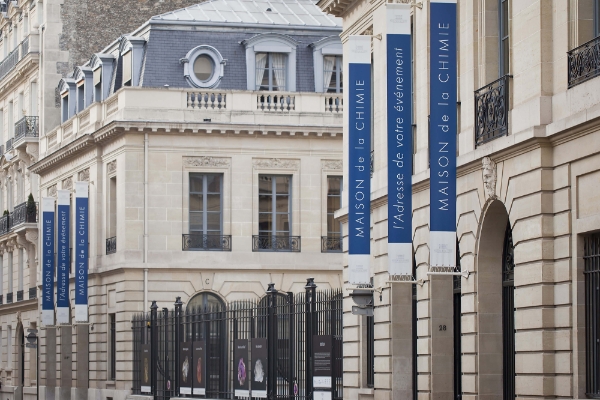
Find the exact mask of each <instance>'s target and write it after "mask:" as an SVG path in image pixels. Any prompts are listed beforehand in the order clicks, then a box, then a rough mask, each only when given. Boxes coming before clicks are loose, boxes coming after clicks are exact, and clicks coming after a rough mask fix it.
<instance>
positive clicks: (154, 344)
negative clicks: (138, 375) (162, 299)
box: [150, 300, 158, 400]
mask: <svg viewBox="0 0 600 400" xmlns="http://www.w3.org/2000/svg"><path fill="white" fill-rule="evenodd" d="M157 310H158V305H156V301H155V300H153V301H152V305H151V306H150V364H151V367H150V369H151V370H152V371H151V373H150V379H152V383H151V385H152V396H154V400H157V397H158V396H157V393H156V380H157V376H156V374H157V372H158V371H157V361H158V326H157V324H158V321H157Z"/></svg>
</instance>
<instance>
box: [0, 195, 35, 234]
mask: <svg viewBox="0 0 600 400" xmlns="http://www.w3.org/2000/svg"><path fill="white" fill-rule="evenodd" d="M27 204H28V203H27V202H25V203H21V204H19V205H18V206H16V207H15V208H14V210H13V212H12V213H11V214H9V218H8V222H9V224H8V225H9V229H11V228H13V227H15V226H17V225H20V224H23V223H33V224H35V223H36V222H37V215H38V214H37V209H38V207H37V203H32V204H31V206H30V207H28V206H27ZM0 226H1V225H0Z"/></svg>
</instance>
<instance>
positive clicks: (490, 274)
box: [476, 200, 514, 400]
mask: <svg viewBox="0 0 600 400" xmlns="http://www.w3.org/2000/svg"><path fill="white" fill-rule="evenodd" d="M481 219H482V223H481V226H480V230H479V238H478V243H477V250H476V251H477V254H476V263H477V264H476V270H477V313H478V316H477V335H478V346H477V349H478V357H477V358H478V360H477V366H478V381H479V382H478V385H477V387H478V389H479V399H486V400H491V399H494V400H502V399H503V398H504V397H505V396H504V395H503V392H504V389H505V388H504V386H506V385H505V379H504V378H503V365H504V362H505V361H504V360H503V359H504V351H503V350H504V346H505V340H504V337H503V336H504V335H503V282H504V273H503V271H504V264H505V244H506V234H507V226H508V227H510V225H509V219H508V213H507V211H506V207H505V206H504V204H503V203H502V202H501V201H499V200H493V201H492V202H491V203H489V204H488V205H487V207H486V208H485V209H484V212H483V213H482V218H481ZM508 232H510V229H509V230H508ZM512 293H513V292H512V291H511V295H512ZM512 304H514V303H512ZM513 308H514V305H513ZM504 317H507V315H505V316H504ZM509 318H511V317H509ZM511 329H512V330H513V332H514V325H513V328H511ZM513 335H514V333H513ZM512 351H513V352H514V348H513V350H512ZM512 360H514V357H513V358H512ZM513 363H514V361H513ZM513 371H514V368H513ZM513 376H514V374H513ZM507 378H510V377H507ZM513 379H514V378H513ZM513 382H514V380H513ZM507 383H509V382H508V381H507Z"/></svg>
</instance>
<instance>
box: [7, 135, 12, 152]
mask: <svg viewBox="0 0 600 400" xmlns="http://www.w3.org/2000/svg"><path fill="white" fill-rule="evenodd" d="M13 142H14V139H13V138H10V139H8V140H7V141H6V151H9V150H10V149H12V148H13Z"/></svg>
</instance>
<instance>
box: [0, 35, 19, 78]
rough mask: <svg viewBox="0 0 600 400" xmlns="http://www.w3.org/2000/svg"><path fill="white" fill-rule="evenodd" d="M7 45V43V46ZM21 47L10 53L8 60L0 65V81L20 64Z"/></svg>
mask: <svg viewBox="0 0 600 400" xmlns="http://www.w3.org/2000/svg"><path fill="white" fill-rule="evenodd" d="M6 44H7V43H5V45H6ZM19 60H20V58H19V47H18V46H17V48H16V49H14V50H13V51H11V52H10V53H8V55H7V56H6V58H5V59H4V60H3V61H2V62H1V63H0V79H3V78H4V77H5V76H6V75H8V73H9V72H10V71H12V70H13V68H14V67H15V66H16V65H17V63H18V62H19Z"/></svg>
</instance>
